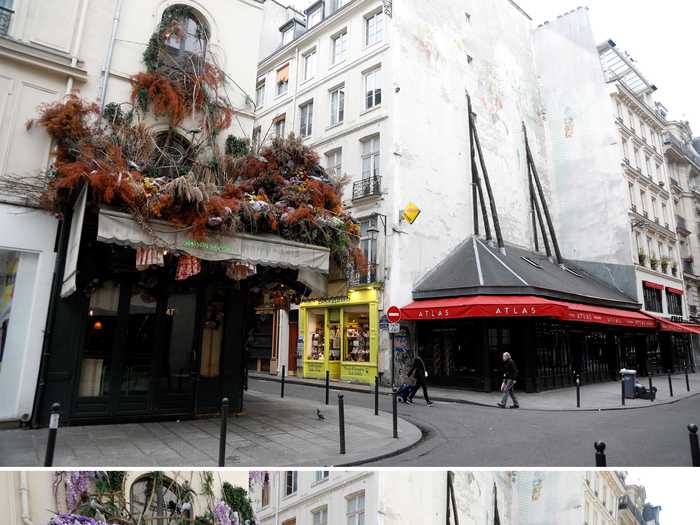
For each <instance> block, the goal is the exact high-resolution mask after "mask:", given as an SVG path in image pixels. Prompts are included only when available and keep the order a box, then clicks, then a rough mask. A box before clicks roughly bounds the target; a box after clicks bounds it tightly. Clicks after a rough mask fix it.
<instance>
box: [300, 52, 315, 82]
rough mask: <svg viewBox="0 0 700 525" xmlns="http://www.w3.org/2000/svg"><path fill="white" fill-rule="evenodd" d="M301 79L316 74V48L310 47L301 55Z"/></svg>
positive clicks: (312, 76)
mask: <svg viewBox="0 0 700 525" xmlns="http://www.w3.org/2000/svg"><path fill="white" fill-rule="evenodd" d="M302 68H303V71H302V75H303V76H302V79H303V80H309V79H311V78H314V75H315V74H316V48H313V49H310V50H309V51H307V52H306V53H304V55H303V56H302Z"/></svg>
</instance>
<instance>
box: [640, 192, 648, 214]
mask: <svg viewBox="0 0 700 525" xmlns="http://www.w3.org/2000/svg"><path fill="white" fill-rule="evenodd" d="M639 203H640V204H641V206H642V213H646V211H647V194H646V192H645V191H644V190H639Z"/></svg>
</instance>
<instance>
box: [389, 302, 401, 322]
mask: <svg viewBox="0 0 700 525" xmlns="http://www.w3.org/2000/svg"><path fill="white" fill-rule="evenodd" d="M386 318H387V320H388V321H389V322H390V323H398V322H399V321H400V320H401V310H400V309H399V307H398V306H390V307H389V309H388V310H387V311H386Z"/></svg>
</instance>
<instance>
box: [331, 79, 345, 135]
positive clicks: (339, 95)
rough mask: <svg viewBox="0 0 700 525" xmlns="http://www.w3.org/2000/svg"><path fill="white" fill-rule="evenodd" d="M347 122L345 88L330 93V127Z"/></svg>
mask: <svg viewBox="0 0 700 525" xmlns="http://www.w3.org/2000/svg"><path fill="white" fill-rule="evenodd" d="M343 120H345V86H344V85H343V86H338V87H337V88H335V89H333V90H332V91H331V92H330V125H331V126H337V125H338V124H340V123H342V122H343Z"/></svg>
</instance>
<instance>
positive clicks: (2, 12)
mask: <svg viewBox="0 0 700 525" xmlns="http://www.w3.org/2000/svg"><path fill="white" fill-rule="evenodd" d="M13 14H15V12H14V11H13V10H12V9H7V8H6V7H0V36H7V34H8V33H9V32H10V21H11V20H12V15H13Z"/></svg>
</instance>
